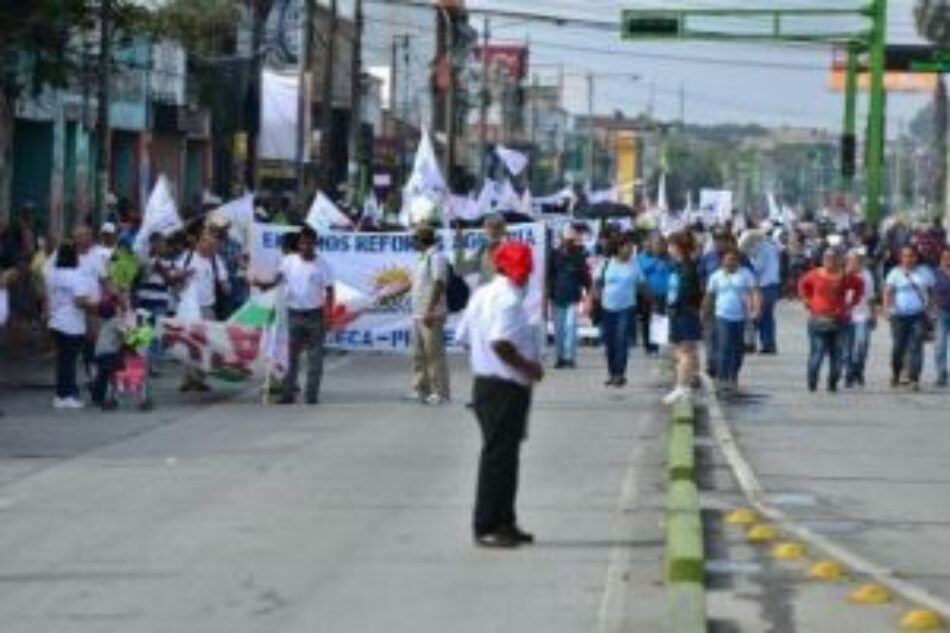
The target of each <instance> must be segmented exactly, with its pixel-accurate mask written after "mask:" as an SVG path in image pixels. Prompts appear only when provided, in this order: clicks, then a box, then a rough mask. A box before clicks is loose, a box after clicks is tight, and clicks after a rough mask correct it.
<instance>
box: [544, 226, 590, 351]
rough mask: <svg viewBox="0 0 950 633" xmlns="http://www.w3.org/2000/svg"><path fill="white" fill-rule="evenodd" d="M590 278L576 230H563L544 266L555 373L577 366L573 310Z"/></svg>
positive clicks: (588, 288)
mask: <svg viewBox="0 0 950 633" xmlns="http://www.w3.org/2000/svg"><path fill="white" fill-rule="evenodd" d="M590 286H591V275H590V270H589V269H588V267H587V254H586V253H585V252H584V248H583V247H582V246H580V245H579V244H578V235H577V230H576V229H574V227H573V226H571V225H570V224H568V225H567V226H565V227H564V234H563V235H562V240H561V245H560V247H558V248H557V249H556V250H554V251H553V252H552V253H551V261H550V264H549V265H548V296H549V297H550V298H551V307H552V310H553V313H554V346H555V348H556V349H557V363H556V364H555V365H554V368H555V369H563V368H565V367H570V368H574V367H576V366H577V306H578V304H579V303H580V302H581V298H582V297H583V294H584V292H585V291H586V290H590Z"/></svg>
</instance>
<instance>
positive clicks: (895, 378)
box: [884, 246, 934, 391]
mask: <svg viewBox="0 0 950 633" xmlns="http://www.w3.org/2000/svg"><path fill="white" fill-rule="evenodd" d="M933 287H934V276H933V273H931V271H930V269H929V268H927V267H926V266H923V265H921V263H920V255H919V254H918V253H917V249H915V248H914V247H913V246H905V247H904V248H902V249H901V260H900V265H899V266H897V267H896V268H894V269H893V270H891V272H890V273H888V275H887V279H885V281H884V309H885V311H886V312H887V313H888V315H890V319H891V338H892V340H893V346H892V348H891V387H892V388H896V387H897V386H898V385H899V384H900V377H901V373H902V372H903V371H904V369H905V367H904V362H905V359H908V357H909V362H908V365H909V366H908V367H906V369H907V372H908V374H909V377H910V388H911V389H912V390H914V391H917V390H918V389H920V374H921V371H922V370H923V366H924V335H925V328H926V319H927V311H928V310H930V308H931V305H932V303H933Z"/></svg>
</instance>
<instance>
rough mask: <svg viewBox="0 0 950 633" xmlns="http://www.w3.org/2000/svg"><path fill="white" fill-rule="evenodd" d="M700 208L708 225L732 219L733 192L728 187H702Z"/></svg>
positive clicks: (723, 222)
mask: <svg viewBox="0 0 950 633" xmlns="http://www.w3.org/2000/svg"><path fill="white" fill-rule="evenodd" d="M699 208H700V209H701V210H702V213H703V220H704V222H705V223H706V225H707V226H712V225H713V224H725V223H726V222H729V221H730V220H732V192H731V191H729V190H728V189H702V190H700V192H699Z"/></svg>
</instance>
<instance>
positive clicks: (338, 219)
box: [307, 191, 353, 233]
mask: <svg viewBox="0 0 950 633" xmlns="http://www.w3.org/2000/svg"><path fill="white" fill-rule="evenodd" d="M307 224H308V225H310V227H311V228H313V230H315V231H318V232H320V233H325V232H327V231H331V230H333V229H350V228H353V221H352V220H350V218H348V217H347V216H346V214H345V213H343V212H342V211H340V209H339V208H337V206H336V205H335V204H333V201H332V200H330V199H329V198H328V197H326V196H325V195H324V194H323V192H322V191H318V192H317V197H316V198H314V199H313V205H311V207H310V213H308V214H307Z"/></svg>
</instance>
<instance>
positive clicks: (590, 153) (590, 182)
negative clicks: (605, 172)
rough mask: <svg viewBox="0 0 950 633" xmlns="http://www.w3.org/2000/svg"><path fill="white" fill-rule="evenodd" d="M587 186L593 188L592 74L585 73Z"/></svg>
mask: <svg viewBox="0 0 950 633" xmlns="http://www.w3.org/2000/svg"><path fill="white" fill-rule="evenodd" d="M584 171H586V172H587V184H588V186H589V187H590V188H593V187H594V74H593V73H587V164H586V168H585V170H584Z"/></svg>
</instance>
